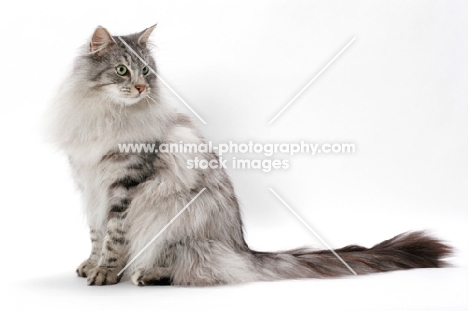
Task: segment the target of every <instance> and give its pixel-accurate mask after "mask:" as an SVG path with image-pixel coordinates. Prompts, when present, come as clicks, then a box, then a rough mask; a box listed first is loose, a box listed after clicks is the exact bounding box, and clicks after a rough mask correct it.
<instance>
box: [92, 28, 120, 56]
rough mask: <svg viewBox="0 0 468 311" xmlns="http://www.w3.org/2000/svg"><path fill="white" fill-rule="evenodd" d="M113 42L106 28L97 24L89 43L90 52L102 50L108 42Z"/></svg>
mask: <svg viewBox="0 0 468 311" xmlns="http://www.w3.org/2000/svg"><path fill="white" fill-rule="evenodd" d="M112 43H115V41H114V38H112V36H111V34H110V33H109V32H108V31H107V29H106V28H104V27H102V26H99V27H98V28H96V30H95V31H94V34H93V36H92V37H91V42H90V43H89V51H90V52H91V53H98V54H99V52H101V51H103V50H104V49H105V48H106V47H107V46H108V45H109V44H112Z"/></svg>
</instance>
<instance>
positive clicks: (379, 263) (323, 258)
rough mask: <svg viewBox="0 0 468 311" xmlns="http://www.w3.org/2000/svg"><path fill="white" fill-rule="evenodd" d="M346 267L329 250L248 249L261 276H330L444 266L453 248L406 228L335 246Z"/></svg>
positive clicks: (294, 277)
mask: <svg viewBox="0 0 468 311" xmlns="http://www.w3.org/2000/svg"><path fill="white" fill-rule="evenodd" d="M335 252H336V254H337V255H338V256H339V257H341V259H342V260H343V261H344V262H346V264H347V265H348V266H349V267H347V266H346V265H345V264H344V263H343V262H342V261H341V260H340V259H339V258H338V257H337V256H335V254H333V253H332V252H331V251H329V250H321V251H312V250H310V249H295V250H290V251H285V252H278V253H268V252H256V251H252V252H251V256H252V257H251V259H252V263H253V265H254V267H255V269H256V271H257V273H258V274H257V275H259V276H260V279H261V280H280V279H296V278H330V277H339V276H346V275H353V274H354V272H355V273H356V274H358V275H359V274H367V273H374V272H385V271H394V270H403V269H413V268H439V267H444V266H447V263H446V262H445V261H444V259H445V258H446V257H447V256H449V255H450V254H451V253H452V248H451V247H450V246H448V245H447V244H445V243H443V242H441V241H440V240H438V239H436V238H433V237H431V236H430V235H428V234H427V233H426V232H423V231H420V232H407V233H403V234H400V235H397V236H395V237H394V238H391V239H389V240H386V241H383V242H381V243H379V244H377V245H375V246H373V247H371V248H365V247H362V246H357V245H350V246H346V247H343V248H340V249H337V250H335Z"/></svg>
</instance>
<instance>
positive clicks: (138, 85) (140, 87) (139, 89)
mask: <svg viewBox="0 0 468 311" xmlns="http://www.w3.org/2000/svg"><path fill="white" fill-rule="evenodd" d="M135 88H136V89H137V90H138V92H139V93H142V92H143V91H144V90H145V88H146V86H144V85H143V84H137V85H135Z"/></svg>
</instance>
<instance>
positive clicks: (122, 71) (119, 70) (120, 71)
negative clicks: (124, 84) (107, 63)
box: [115, 65, 128, 76]
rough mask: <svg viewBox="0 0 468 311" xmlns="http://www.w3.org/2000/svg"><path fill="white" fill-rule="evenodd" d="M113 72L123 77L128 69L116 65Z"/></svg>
mask: <svg viewBox="0 0 468 311" xmlns="http://www.w3.org/2000/svg"><path fill="white" fill-rule="evenodd" d="M115 72H117V74H118V75H119V76H125V74H126V73H127V72H128V69H127V67H125V66H124V65H118V66H117V67H115Z"/></svg>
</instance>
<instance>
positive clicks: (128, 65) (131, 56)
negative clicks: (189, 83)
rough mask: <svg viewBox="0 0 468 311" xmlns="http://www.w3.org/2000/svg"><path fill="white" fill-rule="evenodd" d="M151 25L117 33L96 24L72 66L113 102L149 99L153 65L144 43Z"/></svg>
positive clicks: (95, 90)
mask: <svg viewBox="0 0 468 311" xmlns="http://www.w3.org/2000/svg"><path fill="white" fill-rule="evenodd" d="M155 27H156V25H154V26H152V27H150V28H147V29H145V30H143V31H142V32H140V33H136V34H132V35H128V36H121V37H118V36H111V34H110V33H109V32H108V31H107V30H106V29H105V28H103V27H98V28H97V29H96V30H95V31H94V34H93V36H92V38H91V41H90V43H89V50H88V51H87V53H86V54H85V55H84V56H83V57H82V58H81V60H80V62H79V63H78V64H77V66H76V67H75V70H78V71H80V72H81V73H82V74H84V76H85V77H86V80H87V83H88V84H89V85H90V87H91V89H92V91H93V92H97V93H98V94H99V95H100V96H101V97H103V98H109V99H111V101H112V102H114V103H117V104H123V105H134V104H137V103H138V102H143V101H146V100H148V97H149V99H151V98H152V96H151V94H152V93H151V92H154V91H155V89H156V65H155V62H154V59H153V57H152V56H151V53H150V50H149V49H148V47H147V44H148V39H149V36H150V35H151V32H152V31H153V30H154V28H155Z"/></svg>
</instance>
